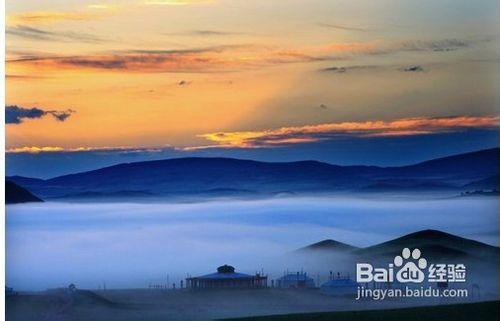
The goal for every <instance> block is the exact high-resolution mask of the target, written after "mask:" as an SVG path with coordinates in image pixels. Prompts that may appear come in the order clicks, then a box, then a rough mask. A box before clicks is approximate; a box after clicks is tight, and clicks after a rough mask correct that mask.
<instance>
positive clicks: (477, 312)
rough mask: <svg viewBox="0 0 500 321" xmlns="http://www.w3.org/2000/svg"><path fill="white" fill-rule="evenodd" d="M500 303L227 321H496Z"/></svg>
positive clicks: (227, 320)
mask: <svg viewBox="0 0 500 321" xmlns="http://www.w3.org/2000/svg"><path fill="white" fill-rule="evenodd" d="M499 315H500V301H491V302H481V303H467V304H452V305H441V306H427V307H417V308H404V309H394V310H370V311H346V312H323V313H303V314H302V313H301V314H286V315H273V316H263V317H246V318H235V319H224V320H225V321H229V320H234V321H236V320H237V321H382V320H383V321H417V320H418V321H443V320H446V321H474V320H478V321H489V320H491V321H496V320H498V316H499Z"/></svg>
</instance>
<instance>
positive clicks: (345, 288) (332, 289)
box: [320, 274, 359, 296]
mask: <svg viewBox="0 0 500 321" xmlns="http://www.w3.org/2000/svg"><path fill="white" fill-rule="evenodd" d="M358 286H359V284H358V283H356V282H355V281H353V280H351V278H350V277H349V276H347V277H342V276H340V274H339V275H338V276H337V278H334V277H330V280H329V281H327V282H325V283H323V284H322V285H321V287H320V292H321V293H322V294H326V295H334V296H335V295H338V296H343V295H355V294H356V292H357V291H358Z"/></svg>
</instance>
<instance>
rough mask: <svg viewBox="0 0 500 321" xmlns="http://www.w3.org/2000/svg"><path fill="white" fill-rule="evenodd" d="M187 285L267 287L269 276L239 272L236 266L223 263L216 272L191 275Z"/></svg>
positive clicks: (208, 287)
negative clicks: (196, 275) (236, 270)
mask: <svg viewBox="0 0 500 321" xmlns="http://www.w3.org/2000/svg"><path fill="white" fill-rule="evenodd" d="M186 287H187V288H191V289H230V288H234V289H245V288H265V287H267V276H264V275H261V274H259V273H256V274H255V275H250V274H244V273H237V272H235V269H234V267H232V266H230V265H222V266H219V267H218V268H217V272H216V273H211V274H207V275H202V276H198V277H190V278H187V279H186Z"/></svg>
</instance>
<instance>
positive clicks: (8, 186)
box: [5, 181, 43, 204]
mask: <svg viewBox="0 0 500 321" xmlns="http://www.w3.org/2000/svg"><path fill="white" fill-rule="evenodd" d="M29 202H43V201H42V200H41V199H40V198H38V197H36V196H35V195H33V194H32V193H30V191H28V190H27V189H25V188H23V187H21V186H19V185H17V184H16V183H14V182H11V181H6V182H5V204H19V203H29Z"/></svg>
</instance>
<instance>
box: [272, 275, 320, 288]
mask: <svg viewBox="0 0 500 321" xmlns="http://www.w3.org/2000/svg"><path fill="white" fill-rule="evenodd" d="M275 284H276V287H278V288H296V289H311V288H315V287H316V284H315V283H314V279H313V278H311V277H309V276H307V273H306V272H297V273H287V274H285V275H283V276H282V277H280V278H278V279H276V282H275Z"/></svg>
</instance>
